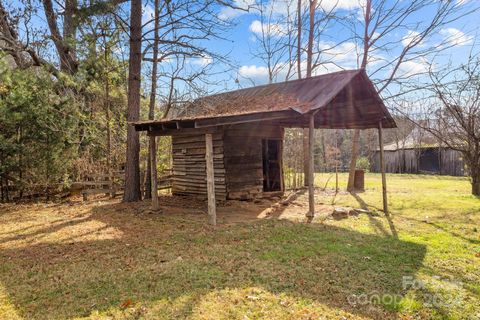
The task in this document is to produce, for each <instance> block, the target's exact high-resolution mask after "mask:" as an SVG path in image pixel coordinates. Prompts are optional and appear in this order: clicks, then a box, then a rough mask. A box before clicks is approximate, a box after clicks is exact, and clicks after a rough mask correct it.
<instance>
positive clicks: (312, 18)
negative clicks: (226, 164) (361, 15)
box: [303, 0, 317, 186]
mask: <svg viewBox="0 0 480 320" xmlns="http://www.w3.org/2000/svg"><path fill="white" fill-rule="evenodd" d="M316 7H317V0H309V23H310V28H309V29H308V44H307V78H310V77H311V76H312V61H313V38H314V37H313V36H314V29H315V8H316ZM308 132H309V131H308V129H303V172H304V180H303V183H304V186H308V185H309V181H308V179H309V175H308V169H309V166H308V161H309V157H308Z"/></svg>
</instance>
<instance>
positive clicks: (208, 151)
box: [205, 133, 217, 225]
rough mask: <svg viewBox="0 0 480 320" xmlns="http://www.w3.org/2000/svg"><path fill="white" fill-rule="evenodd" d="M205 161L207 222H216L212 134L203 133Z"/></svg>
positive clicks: (213, 223) (212, 223)
mask: <svg viewBox="0 0 480 320" xmlns="http://www.w3.org/2000/svg"><path fill="white" fill-rule="evenodd" d="M205 162H206V167H207V198H208V223H209V224H211V225H216V224H217V208H216V204H215V179H214V178H215V172H214V168H213V143H212V134H211V133H207V134H205Z"/></svg>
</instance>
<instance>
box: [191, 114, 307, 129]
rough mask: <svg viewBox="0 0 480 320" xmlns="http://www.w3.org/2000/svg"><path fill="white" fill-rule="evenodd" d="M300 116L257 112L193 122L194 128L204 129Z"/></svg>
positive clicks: (297, 115) (298, 115)
mask: <svg viewBox="0 0 480 320" xmlns="http://www.w3.org/2000/svg"><path fill="white" fill-rule="evenodd" d="M300 116H301V115H300V114H299V113H297V112H295V111H293V110H283V111H271V112H257V113H250V114H243V115H236V116H224V117H217V118H210V119H198V120H195V128H204V127H211V126H221V125H227V124H238V123H249V122H257V121H267V120H278V119H288V118H292V117H300Z"/></svg>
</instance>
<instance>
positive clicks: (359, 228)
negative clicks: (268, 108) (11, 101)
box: [0, 174, 480, 319]
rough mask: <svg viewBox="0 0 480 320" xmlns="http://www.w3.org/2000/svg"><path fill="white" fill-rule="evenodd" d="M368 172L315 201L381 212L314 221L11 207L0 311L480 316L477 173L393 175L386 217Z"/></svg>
mask: <svg viewBox="0 0 480 320" xmlns="http://www.w3.org/2000/svg"><path fill="white" fill-rule="evenodd" d="M365 178H366V181H365V182H366V191H365V192H362V193H358V194H356V195H350V194H347V193H345V192H343V191H342V192H340V193H339V194H337V195H334V193H333V192H328V193H324V194H321V195H319V196H317V198H316V202H317V207H320V204H321V203H325V204H331V203H334V204H335V206H346V207H347V206H348V207H354V208H360V207H367V208H368V209H369V210H370V211H372V212H377V213H379V214H380V215H378V216H377V215H367V214H361V215H359V216H357V217H349V218H348V219H343V220H333V219H327V220H325V221H316V220H315V221H314V223H312V224H305V223H298V222H292V221H288V220H275V219H263V220H259V221H256V222H244V223H238V224H235V225H232V224H229V225H220V226H218V227H215V228H214V227H210V226H207V225H206V224H205V217H204V216H201V215H198V214H197V215H189V216H181V215H178V214H173V213H170V212H169V210H168V209H167V208H166V209H164V213H163V214H147V213H143V212H144V209H145V208H148V203H142V204H131V205H125V204H117V203H115V202H112V201H109V202H104V203H97V202H92V203H87V204H82V203H76V204H74V205H67V204H65V205H55V204H51V205H42V204H39V205H30V206H4V207H2V209H0V319H73V318H87V319H184V318H189V319H259V318H263V319H319V318H320V319H322V318H324V319H342V318H347V319H363V318H374V319H388V318H406V319H410V318H414V319H430V318H434V319H435V318H438V319H443V318H451V319H475V318H478V317H480V310H479V307H478V306H479V305H480V285H479V284H480V257H478V254H480V230H478V229H479V225H480V200H479V199H477V198H475V197H473V196H471V195H469V190H470V186H469V183H468V180H466V179H465V178H453V177H434V176H415V175H388V190H389V202H390V209H391V216H390V218H389V219H387V218H386V217H385V216H384V215H383V213H381V212H380V211H379V209H380V208H381V207H382V202H381V198H382V197H381V179H380V176H379V175H378V174H367V175H366V177H365ZM316 179H317V180H316V184H317V186H322V187H323V186H324V185H325V181H326V179H327V174H318V175H317V177H316ZM334 183H335V179H334V177H332V178H331V179H330V182H329V184H328V186H327V187H328V188H332V187H333V186H334ZM345 184H346V174H341V175H340V186H341V188H344V187H345ZM305 203H306V196H305V195H304V196H301V197H300V198H299V199H298V200H297V201H296V202H295V203H294V204H293V205H292V206H291V207H292V210H293V209H295V208H297V210H303V208H304V207H301V206H300V205H304V204H305ZM298 206H300V207H298ZM228 208H229V207H226V209H225V210H227V211H228V210H229V209H228ZM298 208H300V209H298ZM180 210H184V211H187V209H180ZM288 210H290V208H288V209H286V210H285V212H286V213H287V211H288ZM285 216H286V217H288V216H289V215H288V214H286V215H285ZM404 277H410V278H409V279H417V280H421V281H423V282H422V283H423V285H421V286H418V287H405V288H404V287H403V283H402V281H404ZM361 297H366V298H368V299H371V300H372V301H369V303H366V304H364V303H362V301H361V300H359V299H360V298H361ZM375 297H380V298H381V299H380V300H375V299H374V298H375ZM389 297H391V298H392V299H391V300H389ZM432 297H433V298H435V299H437V300H438V303H433V304H432V303H431V302H432V300H431V299H432ZM452 297H455V299H452Z"/></svg>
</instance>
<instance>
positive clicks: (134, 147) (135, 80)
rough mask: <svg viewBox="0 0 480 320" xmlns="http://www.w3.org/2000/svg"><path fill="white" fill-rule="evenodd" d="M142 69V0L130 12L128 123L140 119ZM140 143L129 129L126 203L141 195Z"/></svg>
mask: <svg viewBox="0 0 480 320" xmlns="http://www.w3.org/2000/svg"><path fill="white" fill-rule="evenodd" d="M141 68H142V0H132V1H131V10H130V61H129V68H128V112H127V121H129V122H131V121H138V120H139V118H140V73H141ZM139 156H140V141H139V136H138V132H137V131H135V128H134V127H133V126H132V125H128V128H127V155H126V164H125V191H124V193H123V201H124V202H133V201H139V200H140V199H141V194H140V168H139V162H140V159H139Z"/></svg>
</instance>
